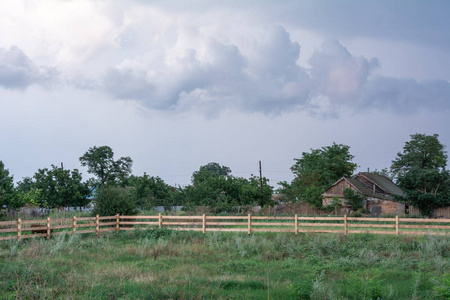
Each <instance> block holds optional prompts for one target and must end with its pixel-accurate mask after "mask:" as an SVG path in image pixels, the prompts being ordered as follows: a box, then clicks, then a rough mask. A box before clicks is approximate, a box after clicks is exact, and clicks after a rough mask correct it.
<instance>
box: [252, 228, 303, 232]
mask: <svg viewBox="0 0 450 300" xmlns="http://www.w3.org/2000/svg"><path fill="white" fill-rule="evenodd" d="M253 231H257V232H295V229H270V228H252V232H253Z"/></svg>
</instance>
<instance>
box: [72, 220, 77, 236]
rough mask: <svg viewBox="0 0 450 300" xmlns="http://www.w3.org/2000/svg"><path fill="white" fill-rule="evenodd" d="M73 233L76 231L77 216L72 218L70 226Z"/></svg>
mask: <svg viewBox="0 0 450 300" xmlns="http://www.w3.org/2000/svg"><path fill="white" fill-rule="evenodd" d="M72 230H73V233H75V232H76V231H77V216H73V226H72Z"/></svg>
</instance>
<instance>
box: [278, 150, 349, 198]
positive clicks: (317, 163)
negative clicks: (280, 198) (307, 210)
mask: <svg viewBox="0 0 450 300" xmlns="http://www.w3.org/2000/svg"><path fill="white" fill-rule="evenodd" d="M349 150H350V146H346V145H342V144H336V143H333V145H331V146H327V147H322V148H320V149H311V153H307V152H303V153H302V158H300V159H295V164H294V165H293V166H292V167H291V171H292V172H293V173H294V175H295V178H294V180H293V181H292V182H291V183H288V182H285V181H284V182H280V183H279V184H280V185H281V186H282V188H281V189H280V192H281V193H284V194H286V197H287V199H288V200H290V201H292V202H296V201H305V202H310V203H312V204H313V205H315V206H321V205H322V201H321V200H322V197H321V195H322V193H323V192H324V191H325V189H326V188H327V187H328V186H329V185H331V184H333V183H334V182H335V181H337V180H338V179H339V178H341V177H344V176H351V175H352V174H353V172H354V171H355V169H356V164H355V163H352V162H351V160H352V159H353V158H354V156H353V155H351V154H350V151H349Z"/></svg>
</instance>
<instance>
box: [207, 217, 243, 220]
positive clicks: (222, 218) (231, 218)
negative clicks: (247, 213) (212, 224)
mask: <svg viewBox="0 0 450 300" xmlns="http://www.w3.org/2000/svg"><path fill="white" fill-rule="evenodd" d="M206 219H207V220H247V219H248V217H238V216H206Z"/></svg>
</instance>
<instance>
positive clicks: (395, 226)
mask: <svg viewBox="0 0 450 300" xmlns="http://www.w3.org/2000/svg"><path fill="white" fill-rule="evenodd" d="M147 227H149V228H152V227H153V228H169V229H172V230H186V231H201V232H203V233H206V232H207V231H208V232H213V231H228V232H247V233H248V234H251V233H252V232H291V233H294V234H295V235H297V234H298V233H304V232H329V233H339V234H343V235H345V236H347V235H348V234H351V233H370V234H391V235H397V236H398V235H426V234H430V235H450V219H415V218H399V217H398V216H396V217H395V218H356V217H347V216H343V217H301V216H298V215H295V216H291V217H288V216H279V217H276V216H252V215H250V214H249V215H247V216H207V215H202V216H163V215H161V214H159V215H157V216H120V215H119V214H117V215H115V216H105V217H100V216H98V215H97V216H96V217H80V218H77V217H75V216H74V217H73V218H68V219H51V218H47V219H46V220H22V219H18V220H17V221H5V222H0V240H11V239H25V238H33V237H46V238H47V239H50V237H51V236H56V235H61V234H74V233H79V234H81V233H95V234H97V235H99V233H101V232H109V231H120V230H135V229H137V228H147Z"/></svg>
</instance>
